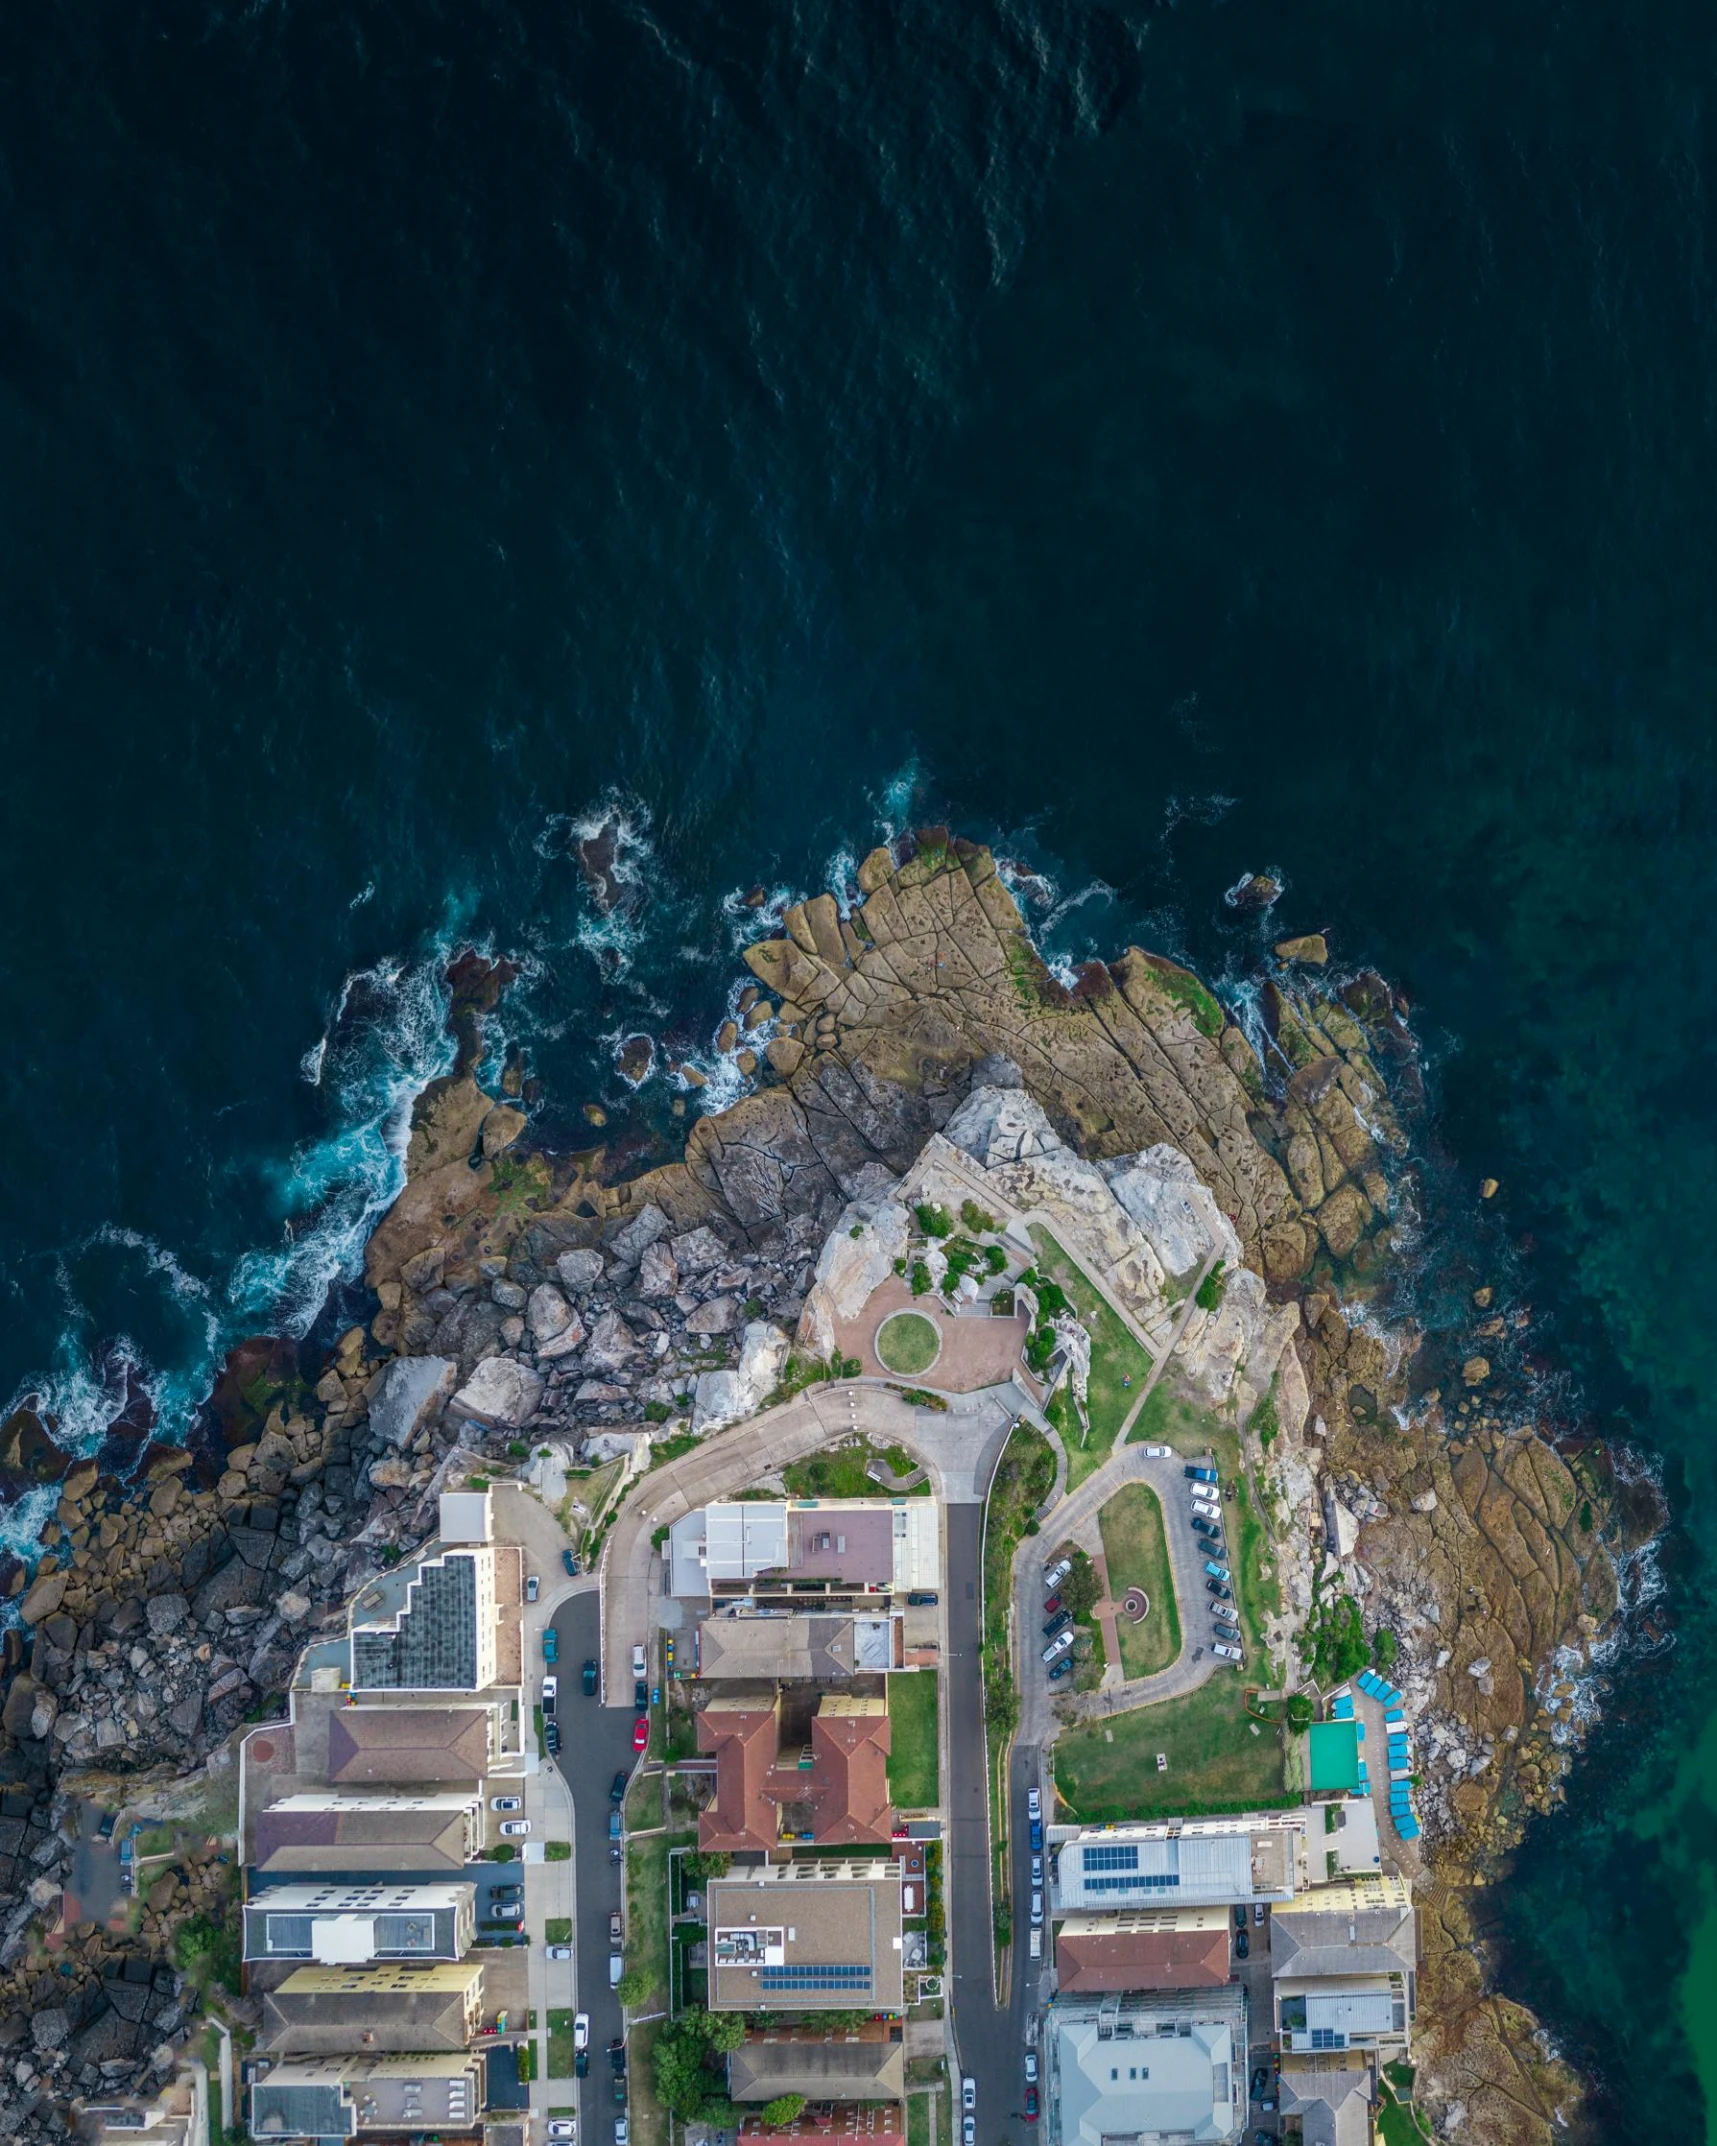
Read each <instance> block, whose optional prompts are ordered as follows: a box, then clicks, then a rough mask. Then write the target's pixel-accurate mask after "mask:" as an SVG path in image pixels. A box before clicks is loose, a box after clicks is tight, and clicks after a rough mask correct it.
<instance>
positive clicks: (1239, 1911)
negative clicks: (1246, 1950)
mask: <svg viewBox="0 0 1717 2146" xmlns="http://www.w3.org/2000/svg"><path fill="white" fill-rule="evenodd" d="M1234 1927H1235V1929H1236V1930H1244V1929H1245V1927H1246V1910H1245V1909H1244V1908H1243V1907H1239V1908H1236V1909H1235V1910H1234Z"/></svg>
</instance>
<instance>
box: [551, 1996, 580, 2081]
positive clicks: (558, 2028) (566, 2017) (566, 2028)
mask: <svg viewBox="0 0 1717 2146" xmlns="http://www.w3.org/2000/svg"><path fill="white" fill-rule="evenodd" d="M574 2054H575V2052H574V2050H573V2046H572V2014H571V2013H570V2012H551V2013H550V2014H549V2016H548V2076H549V2078H551V2079H570V2078H571V2077H572V2060H573V2056H574Z"/></svg>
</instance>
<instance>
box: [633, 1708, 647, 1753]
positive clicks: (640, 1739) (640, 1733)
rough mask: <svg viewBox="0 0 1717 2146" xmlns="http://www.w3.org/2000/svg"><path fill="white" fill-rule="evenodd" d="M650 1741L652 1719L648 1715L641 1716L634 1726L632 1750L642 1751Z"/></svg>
mask: <svg viewBox="0 0 1717 2146" xmlns="http://www.w3.org/2000/svg"><path fill="white" fill-rule="evenodd" d="M649 1741H650V1717H649V1715H648V1714H640V1715H639V1716H638V1718H637V1720H636V1721H635V1722H633V1724H632V1749H633V1750H634V1751H642V1750H643V1748H644V1746H645V1745H646V1744H647V1743H648V1742H649Z"/></svg>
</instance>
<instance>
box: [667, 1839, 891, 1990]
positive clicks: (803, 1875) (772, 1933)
mask: <svg viewBox="0 0 1717 2146" xmlns="http://www.w3.org/2000/svg"><path fill="white" fill-rule="evenodd" d="M706 1897H707V1903H708V1915H709V2008H710V2010H711V2011H712V2012H757V2011H769V2010H777V2009H778V2010H781V2011H794V2012H849V2011H850V2012H898V2011H900V2010H901V2008H902V2003H903V1998H904V1985H903V1976H902V1959H901V1954H902V1947H903V1939H902V1931H901V1912H900V1865H899V1864H898V1863H897V1862H895V1861H894V1860H893V1859H892V1858H887V1857H882V1856H878V1857H875V1858H874V1859H873V1860H871V1861H868V1862H851V1863H849V1862H836V1861H833V1860H830V1861H827V1862H821V1861H817V1862H803V1863H772V1864H767V1865H765V1866H763V1867H762V1868H760V1869H753V1870H749V1871H745V1872H743V1873H739V1872H736V1873H734V1874H733V1875H731V1876H729V1877H725V1878H712V1879H711V1880H710V1881H709V1885H708V1889H707V1895H706Z"/></svg>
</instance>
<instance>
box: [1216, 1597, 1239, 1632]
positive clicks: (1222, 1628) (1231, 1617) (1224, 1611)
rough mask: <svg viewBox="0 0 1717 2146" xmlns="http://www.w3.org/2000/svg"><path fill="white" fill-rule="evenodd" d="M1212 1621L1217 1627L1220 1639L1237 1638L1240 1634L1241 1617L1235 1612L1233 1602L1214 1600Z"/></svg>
mask: <svg viewBox="0 0 1717 2146" xmlns="http://www.w3.org/2000/svg"><path fill="white" fill-rule="evenodd" d="M1210 1621H1211V1623H1212V1624H1213V1625H1215V1627H1216V1636H1217V1638H1218V1639H1237V1638H1238V1637H1239V1634H1240V1619H1239V1618H1238V1617H1236V1616H1235V1614H1234V1605H1233V1603H1232V1602H1213V1603H1212V1604H1211V1605H1210Z"/></svg>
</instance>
